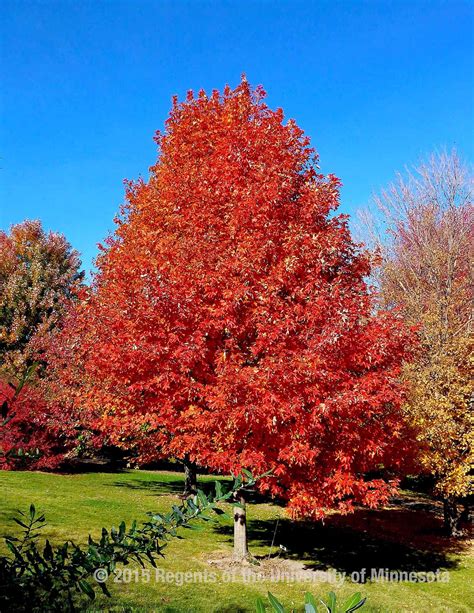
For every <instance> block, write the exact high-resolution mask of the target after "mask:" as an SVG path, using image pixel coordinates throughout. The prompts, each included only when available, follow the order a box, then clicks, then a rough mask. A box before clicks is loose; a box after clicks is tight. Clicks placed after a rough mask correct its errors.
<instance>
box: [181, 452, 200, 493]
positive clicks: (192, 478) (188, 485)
mask: <svg viewBox="0 0 474 613" xmlns="http://www.w3.org/2000/svg"><path fill="white" fill-rule="evenodd" d="M183 465H184V492H183V494H184V496H191V495H192V494H195V493H196V491H197V473H196V464H194V462H191V460H190V459H189V458H188V457H187V456H186V457H185V458H184V460H183Z"/></svg>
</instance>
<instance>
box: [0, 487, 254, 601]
mask: <svg viewBox="0 0 474 613" xmlns="http://www.w3.org/2000/svg"><path fill="white" fill-rule="evenodd" d="M255 481H256V479H254V478H253V477H249V478H248V479H247V482H246V483H247V485H253V484H254V483H255ZM241 485H242V477H241V476H239V477H237V478H236V479H235V482H234V484H233V486H232V488H231V489H230V490H229V491H227V492H223V491H222V487H221V484H220V483H219V482H216V484H215V494H214V495H213V496H206V494H204V492H203V491H201V490H198V492H197V494H196V495H195V496H194V497H192V498H188V499H186V500H184V501H183V503H182V504H181V506H177V505H174V506H173V507H172V509H171V511H170V512H169V513H167V514H161V513H148V517H149V519H148V521H146V522H144V523H143V524H141V525H140V526H138V525H137V523H136V522H135V521H134V522H133V523H132V524H131V526H130V527H128V528H127V526H126V524H125V522H122V523H121V524H120V526H119V527H118V528H114V527H112V528H111V529H110V530H107V529H106V528H102V534H101V537H100V539H99V540H95V539H94V538H93V537H92V536H90V535H89V539H88V544H87V545H86V546H81V545H77V544H76V543H74V542H73V541H66V542H64V543H63V544H61V545H57V546H52V545H51V543H50V542H49V541H48V540H47V539H46V540H45V541H44V542H41V541H40V531H41V529H42V528H43V527H44V526H45V518H44V515H42V514H38V513H37V511H36V509H35V507H34V505H31V506H30V510H29V513H27V514H25V513H23V512H21V511H20V512H19V513H20V515H19V517H17V518H15V519H14V521H15V522H16V523H17V524H18V525H19V526H20V527H21V528H22V531H23V535H22V536H21V537H14V536H7V537H6V539H5V540H6V545H7V547H8V549H9V551H10V555H7V556H0V610H2V611H7V610H9V611H13V610H14V611H38V610H40V611H44V610H48V611H73V610H75V608H76V605H77V601H78V599H79V598H80V596H81V595H87V596H88V597H89V598H90V599H91V600H93V599H94V598H95V596H96V589H97V587H99V588H100V589H101V590H102V592H103V593H104V594H106V595H107V596H110V593H109V590H108V588H107V584H106V580H107V578H108V577H110V576H111V575H112V574H113V573H114V570H115V568H116V566H117V564H125V565H126V564H129V563H130V562H136V563H138V564H140V565H141V566H142V567H144V566H145V565H146V564H151V565H152V566H153V567H156V560H157V558H159V557H164V553H163V550H164V548H165V546H166V544H167V542H168V541H169V540H171V539H173V538H179V536H178V530H179V528H192V527H193V526H192V522H193V521H194V520H196V519H200V520H205V521H209V520H210V519H211V517H210V516H209V513H210V512H213V513H216V514H218V515H226V514H225V512H224V511H223V510H222V509H220V508H219V507H218V504H219V503H221V502H225V501H228V500H229V499H230V498H232V497H233V496H234V492H235V491H236V490H238V489H239V488H240V487H241ZM99 571H100V572H99Z"/></svg>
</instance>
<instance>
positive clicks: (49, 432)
mask: <svg viewBox="0 0 474 613" xmlns="http://www.w3.org/2000/svg"><path fill="white" fill-rule="evenodd" d="M79 269H80V260H79V256H78V253H77V252H76V251H75V250H73V249H72V248H71V246H70V245H69V243H68V242H67V241H66V239H65V238H64V236H62V235H60V234H57V233H53V232H49V233H48V232H45V231H44V230H43V228H42V226H41V223H40V222H39V221H25V222H23V223H21V224H18V225H14V226H12V228H11V230H10V232H9V233H6V232H0V404H1V405H2V420H3V423H2V427H1V429H0V448H1V453H2V458H3V460H2V467H3V468H11V467H13V466H16V465H17V464H19V465H21V466H24V465H31V464H35V465H36V466H37V467H46V466H48V467H51V466H53V465H56V464H57V463H58V462H59V460H60V457H61V456H60V453H59V450H60V449H61V448H62V440H63V436H62V434H60V432H61V431H63V430H64V429H63V428H62V426H61V425H60V424H61V422H62V421H63V418H64V415H63V416H62V418H61V419H58V415H61V411H60V410H59V408H58V406H56V405H55V404H54V403H51V402H50V400H51V399H50V398H49V397H48V395H45V393H44V389H43V387H42V386H41V385H40V384H39V381H38V374H39V375H44V370H45V366H46V361H47V357H46V352H47V350H46V347H47V345H48V344H49V342H50V341H49V335H50V333H51V331H52V330H53V329H54V328H55V326H57V325H58V323H59V322H60V321H61V319H62V317H63V316H64V314H65V312H66V310H67V308H68V307H69V305H70V304H71V302H72V299H73V298H74V296H76V294H77V291H78V289H79V287H80V285H81V281H82V278H83V273H81V272H80V271H79ZM20 388H21V389H20ZM36 450H38V451H39V452H40V453H37V452H36ZM16 452H18V453H16ZM20 452H21V453H20Z"/></svg>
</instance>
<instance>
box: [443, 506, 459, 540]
mask: <svg viewBox="0 0 474 613" xmlns="http://www.w3.org/2000/svg"><path fill="white" fill-rule="evenodd" d="M443 510H444V529H445V531H446V533H447V535H448V536H455V537H457V536H461V535H462V530H461V529H460V526H459V524H460V521H461V513H460V511H459V508H458V504H457V500H456V499H455V498H445V499H444V500H443Z"/></svg>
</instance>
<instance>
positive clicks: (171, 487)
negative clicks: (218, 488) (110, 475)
mask: <svg viewBox="0 0 474 613" xmlns="http://www.w3.org/2000/svg"><path fill="white" fill-rule="evenodd" d="M220 483H221V485H222V490H223V491H226V490H228V489H230V487H231V484H232V481H230V480H221V481H220ZM111 486H112V487H123V488H126V489H130V490H141V491H142V492H148V493H149V495H150V496H170V495H171V496H173V495H174V496H180V495H181V494H182V493H183V489H184V476H183V479H173V480H170V481H165V480H159V477H157V480H156V481H151V480H149V479H139V478H137V479H127V480H126V481H115V482H114V483H112V484H111ZM198 487H199V489H200V490H202V491H203V492H204V493H205V494H206V496H209V495H211V494H213V493H214V492H215V486H214V481H213V480H211V481H209V480H206V481H202V480H200V481H199V484H198Z"/></svg>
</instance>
